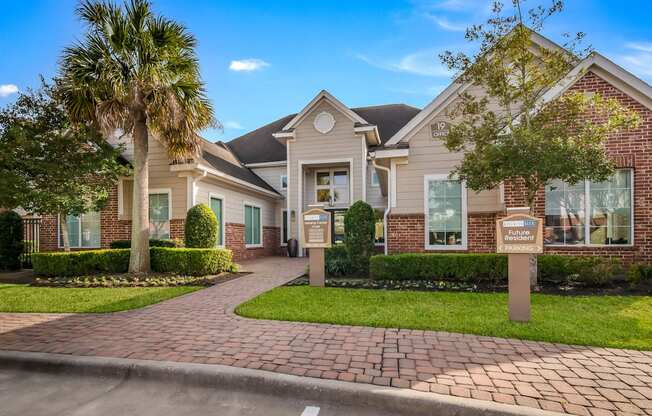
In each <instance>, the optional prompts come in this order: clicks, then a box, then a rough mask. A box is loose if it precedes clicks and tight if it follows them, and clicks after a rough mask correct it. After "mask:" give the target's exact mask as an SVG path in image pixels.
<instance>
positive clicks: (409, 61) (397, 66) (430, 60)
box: [356, 50, 452, 77]
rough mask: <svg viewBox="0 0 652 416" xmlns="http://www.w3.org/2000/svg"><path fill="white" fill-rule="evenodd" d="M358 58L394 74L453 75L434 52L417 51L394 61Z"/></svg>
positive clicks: (366, 57) (359, 56) (359, 55)
mask: <svg viewBox="0 0 652 416" xmlns="http://www.w3.org/2000/svg"><path fill="white" fill-rule="evenodd" d="M356 58H358V59H359V60H361V61H363V62H366V63H368V64H369V65H371V66H374V67H376V68H381V69H385V70H388V71H394V72H407V73H410V74H416V75H422V76H428V77H448V76H451V75H452V73H451V72H450V71H449V70H448V69H447V68H445V67H444V66H442V65H441V64H440V63H439V58H438V57H437V53H436V52H435V51H433V50H424V51H417V52H414V53H410V54H407V55H405V56H403V57H402V58H400V59H398V60H394V61H382V60H376V59H372V58H370V57H368V56H367V55H363V54H358V55H356Z"/></svg>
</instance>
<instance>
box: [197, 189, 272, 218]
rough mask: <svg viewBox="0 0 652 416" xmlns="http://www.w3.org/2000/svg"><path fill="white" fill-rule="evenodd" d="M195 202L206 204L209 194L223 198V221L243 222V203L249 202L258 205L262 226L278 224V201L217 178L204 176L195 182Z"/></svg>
mask: <svg viewBox="0 0 652 416" xmlns="http://www.w3.org/2000/svg"><path fill="white" fill-rule="evenodd" d="M196 186H197V198H196V200H195V202H196V203H197V204H208V203H209V195H210V194H211V193H212V194H214V195H215V196H221V197H223V198H224V222H225V223H236V224H244V204H245V202H246V203H249V204H253V205H256V206H259V207H260V208H261V211H262V214H261V215H262V222H263V225H264V226H267V227H269V226H278V225H279V224H280V220H279V219H278V218H280V215H279V214H278V212H279V210H280V207H279V206H277V205H279V204H280V201H278V202H277V200H275V199H272V198H266V197H263V196H260V195H259V194H257V193H254V192H249V191H246V190H244V189H242V188H239V187H236V186H233V185H230V184H228V183H227V182H223V181H220V180H217V179H212V178H205V179H202V180H200V181H198V182H197V184H196Z"/></svg>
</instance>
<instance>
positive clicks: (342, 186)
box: [315, 169, 349, 205]
mask: <svg viewBox="0 0 652 416" xmlns="http://www.w3.org/2000/svg"><path fill="white" fill-rule="evenodd" d="M315 201H317V202H323V203H326V204H330V205H334V204H348V202H349V171H348V170H346V169H331V170H325V171H318V172H317V174H316V175H315Z"/></svg>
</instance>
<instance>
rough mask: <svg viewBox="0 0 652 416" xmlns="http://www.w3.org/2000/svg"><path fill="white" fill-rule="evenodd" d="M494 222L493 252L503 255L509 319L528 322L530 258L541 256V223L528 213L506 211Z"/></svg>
mask: <svg viewBox="0 0 652 416" xmlns="http://www.w3.org/2000/svg"><path fill="white" fill-rule="evenodd" d="M507 212H508V214H510V215H508V216H507V217H505V218H501V219H499V220H498V221H496V251H497V252H498V253H506V254H507V255H508V256H507V276H508V277H507V278H508V290H509V319H510V320H512V321H519V322H528V321H529V320H530V316H531V312H530V309H531V308H530V256H531V255H532V254H541V253H543V222H542V221H541V219H540V218H536V217H533V216H531V215H529V212H530V209H529V208H527V207H524V208H508V209H507Z"/></svg>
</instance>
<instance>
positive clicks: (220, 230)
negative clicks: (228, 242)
mask: <svg viewBox="0 0 652 416" xmlns="http://www.w3.org/2000/svg"><path fill="white" fill-rule="evenodd" d="M211 209H212V210H213V212H214V213H215V217H216V218H217V244H216V245H218V246H223V245H224V199H223V198H221V197H217V196H211Z"/></svg>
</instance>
